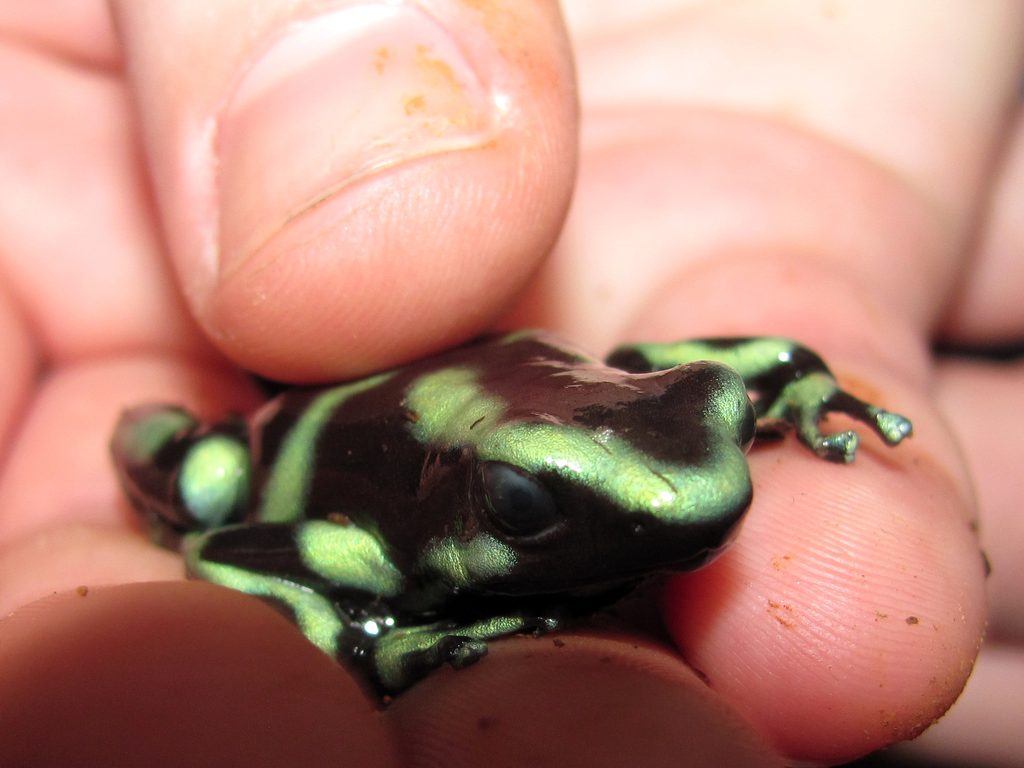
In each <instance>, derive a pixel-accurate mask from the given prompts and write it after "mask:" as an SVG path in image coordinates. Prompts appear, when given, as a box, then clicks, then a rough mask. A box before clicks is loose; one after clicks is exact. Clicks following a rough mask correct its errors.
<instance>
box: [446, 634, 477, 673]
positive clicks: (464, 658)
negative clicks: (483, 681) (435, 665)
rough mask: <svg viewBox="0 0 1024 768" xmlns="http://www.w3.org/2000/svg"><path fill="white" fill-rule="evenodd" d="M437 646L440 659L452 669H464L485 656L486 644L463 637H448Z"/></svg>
mask: <svg viewBox="0 0 1024 768" xmlns="http://www.w3.org/2000/svg"><path fill="white" fill-rule="evenodd" d="M437 645H438V650H439V651H440V652H441V656H442V658H444V660H445V661H447V662H448V663H449V664H450V665H451V666H452V668H453V669H464V668H466V667H468V666H469V665H470V664H475V663H476V662H478V661H480V659H482V658H483V657H484V656H486V655H487V643H485V642H484V641H483V640H477V639H475V638H472V637H466V636H465V635H450V636H448V637H446V638H444V639H443V640H442V641H440V642H439V643H438V644H437Z"/></svg>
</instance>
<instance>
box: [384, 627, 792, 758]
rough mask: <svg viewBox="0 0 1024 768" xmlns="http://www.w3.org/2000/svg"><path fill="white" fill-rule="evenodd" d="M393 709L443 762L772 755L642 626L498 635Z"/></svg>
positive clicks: (420, 749) (418, 748)
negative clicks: (634, 631) (632, 630)
mask: <svg viewBox="0 0 1024 768" xmlns="http://www.w3.org/2000/svg"><path fill="white" fill-rule="evenodd" d="M388 715H389V716H390V717H393V718H395V719H396V721H397V723H398V725H399V728H400V731H401V732H402V733H403V734H404V735H405V752H406V754H409V755H417V756H422V755H427V754H434V755H438V754H443V755H445V756H446V758H447V759H446V761H445V765H449V766H453V768H456V767H458V766H467V767H468V766H479V765H489V766H495V767H496V768H497V766H505V765H508V766H513V765H522V764H526V763H528V764H530V765H587V766H594V768H600V767H601V766H608V768H612V767H613V766H622V765H645V766H659V765H666V766H667V765H672V766H686V765H693V766H705V765H716V766H737V768H739V767H740V766H743V767H744V768H753V767H754V766H776V765H781V762H780V761H779V759H778V757H777V756H775V755H773V754H772V752H771V751H770V750H769V749H768V748H767V747H766V746H765V744H764V743H763V742H762V741H761V739H760V738H759V737H758V736H757V734H756V733H755V732H754V731H753V730H751V728H750V726H749V724H747V723H746V722H745V721H744V720H743V719H742V717H739V716H737V714H736V713H735V712H734V711H733V710H731V709H730V708H729V706H728V705H727V704H725V703H724V702H723V701H722V700H721V698H720V697H718V696H716V695H715V694H714V693H713V692H711V691H709V690H708V688H707V687H706V686H705V685H704V683H703V682H701V681H700V679H699V678H698V677H697V676H695V675H694V674H693V672H692V671H691V670H690V669H689V668H688V667H686V665H685V664H684V663H683V662H682V661H681V660H680V659H679V657H678V656H677V655H676V654H674V653H672V652H671V651H669V650H667V649H665V648H662V647H660V646H657V645H655V644H653V643H651V642H649V641H643V640H640V639H638V638H637V637H635V636H633V635H630V636H612V635H595V634H589V633H582V632H581V633H560V634H558V635H554V636H540V637H537V638H527V637H517V638H510V639H508V640H503V641H501V642H496V643H491V644H490V652H489V654H488V656H487V657H486V658H485V659H483V660H481V661H480V662H479V663H477V664H475V665H473V666H472V667H469V668H467V669H463V670H460V671H458V672H455V671H453V670H440V671H439V672H437V673H435V674H434V675H432V676H431V677H429V678H427V679H426V680H424V681H423V682H421V683H419V684H418V685H417V686H415V687H414V688H412V689H411V690H409V691H408V692H406V693H404V694H402V696H400V697H399V698H398V699H397V700H396V701H395V703H394V704H392V705H391V707H390V708H389V711H388Z"/></svg>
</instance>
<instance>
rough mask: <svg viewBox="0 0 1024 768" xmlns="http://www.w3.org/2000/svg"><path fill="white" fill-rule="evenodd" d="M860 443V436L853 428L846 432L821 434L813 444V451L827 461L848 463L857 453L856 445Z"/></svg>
mask: <svg viewBox="0 0 1024 768" xmlns="http://www.w3.org/2000/svg"><path fill="white" fill-rule="evenodd" d="M859 445H860V438H859V437H857V433H856V432H854V431H853V430H847V431H846V432H835V433H834V434H831V435H822V436H821V437H820V438H819V439H818V441H817V444H816V445H813V446H812V447H813V448H814V452H815V453H816V454H818V455H819V456H820V457H821V458H823V459H826V460H828V461H835V462H838V463H842V464H849V463H850V462H851V461H853V458H854V456H856V455H857V447H858V446H859Z"/></svg>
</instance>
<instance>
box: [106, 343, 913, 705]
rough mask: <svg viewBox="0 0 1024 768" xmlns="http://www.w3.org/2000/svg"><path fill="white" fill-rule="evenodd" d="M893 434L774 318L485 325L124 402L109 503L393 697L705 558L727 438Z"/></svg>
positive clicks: (196, 568)
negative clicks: (578, 338) (299, 382)
mask: <svg viewBox="0 0 1024 768" xmlns="http://www.w3.org/2000/svg"><path fill="white" fill-rule="evenodd" d="M832 412H842V413H844V414H847V415H848V416H851V417H853V418H854V419H857V420H859V421H861V422H863V423H865V424H867V425H868V426H869V427H870V428H871V429H872V430H874V431H875V432H876V433H877V434H878V435H879V436H880V437H881V438H882V440H884V441H885V442H886V443H888V444H889V445H896V444H897V443H899V442H900V441H901V440H903V439H904V438H906V437H908V436H909V435H910V434H911V424H910V422H909V421H908V420H907V419H905V418H904V417H902V416H900V415H898V414H895V413H892V412H889V411H885V410H882V409H881V408H878V407H875V406H873V405H871V404H869V403H866V402H863V401H862V400H859V399H857V398H856V397H854V396H853V395H851V394H849V393H848V392H846V391H844V390H842V389H841V388H840V387H839V385H838V384H837V382H836V380H835V379H834V378H833V376H832V374H831V372H830V371H829V369H828V368H827V367H826V365H825V364H824V362H822V360H821V358H820V357H819V356H818V355H817V354H815V353H814V352H812V351H810V350H809V349H807V348H806V347H804V346H802V345H800V344H798V343H796V342H793V341H790V340H788V339H782V338H769V337H752V338H730V339H707V340H700V341H685V342H678V343H669V344H638V345H631V346H624V347H620V348H619V349H617V350H615V351H613V352H612V354H611V355H610V356H609V357H608V358H607V360H606V361H605V362H604V363H601V362H598V361H596V360H594V359H592V358H590V357H588V356H587V355H585V354H584V353H582V352H580V351H578V350H577V349H575V348H574V347H572V346H571V345H569V344H567V343H565V342H563V341H561V340H560V339H557V338H556V337H554V336H551V335H548V334H544V333H539V332H529V331H521V332H516V333H511V334H508V335H504V336H496V337H490V338H485V339H482V340H479V341H477V342H474V343H471V344H468V345H466V346H463V347H459V348H456V349H453V350H450V351H447V352H444V353H442V354H439V355H437V356H435V357H431V358H428V359H425V360H421V361H419V362H415V363H412V364H409V365H406V366H404V367H399V368H396V369H395V370H391V371H387V372H384V373H380V374H377V375H373V376H370V377H368V378H364V379H360V380H357V381H350V382H346V383H342V384H336V385H332V386H326V387H297V388H294V389H290V390H286V391H285V392H283V393H282V394H280V395H278V396H277V397H275V398H274V399H272V400H270V401H268V402H267V403H266V404H264V405H263V406H262V407H261V408H259V409H258V410H256V412H255V413H254V414H252V416H251V417H250V418H248V419H244V420H243V419H241V418H237V417H229V418H226V419H225V420H222V421H219V422H216V423H204V422H201V421H199V420H198V419H197V418H196V417H194V416H193V415H192V414H190V413H189V412H187V411H185V410H184V409H182V408H179V407H176V406H173V405H145V406H141V407H137V408H134V409H131V410H128V411H126V412H125V413H124V414H123V415H122V417H121V419H120V421H119V423H118V424H117V426H116V428H115V431H114V435H113V439H112V452H113V458H114V463H115V466H116V471H117V473H118V475H119V478H120V481H121V483H122V485H123V487H124V490H125V492H126V494H127V496H128V498H129V499H130V501H131V503H132V505H133V506H134V507H135V508H136V510H137V511H138V512H139V513H140V514H141V516H142V517H143V518H144V520H145V521H146V522H147V523H148V525H149V527H150V530H151V531H152V532H153V534H154V537H155V538H156V539H157V541H158V542H159V543H162V544H164V545H166V546H172V547H175V548H179V549H180V551H181V552H182V554H183V556H184V559H185V563H186V568H187V571H188V573H189V575H190V576H192V577H194V578H199V579H205V580H207V581H210V582H213V583H216V584H221V585H223V586H226V587H230V588H232V589H236V590H240V591H242V592H246V593H248V594H251V595H258V596H260V597H262V598H265V599H267V600H268V601H270V602H272V603H274V604H276V605H277V606H278V607H280V608H282V609H283V610H284V611H285V612H286V613H287V614H288V615H289V616H290V617H291V618H292V619H293V620H294V622H295V623H296V624H297V625H298V627H299V629H300V630H301V631H302V632H303V633H304V634H305V635H306V637H307V638H308V639H309V640H310V641H311V642H312V643H314V644H315V645H316V646H318V647H319V648H321V649H322V650H324V651H326V652H327V653H329V654H332V655H334V656H335V657H337V658H339V659H341V660H347V661H348V663H350V664H352V665H354V666H356V667H359V668H361V669H362V670H363V671H364V672H365V673H366V675H367V676H368V679H369V680H370V681H371V683H372V684H373V685H374V686H375V688H376V690H377V691H378V692H379V693H380V694H381V695H385V696H390V695H394V694H396V693H398V692H400V691H402V690H403V689H405V688H407V687H408V686H410V685H411V684H412V683H414V682H415V681H417V680H418V679H420V678H422V677H423V676H425V675H427V674H428V673H430V672H431V671H432V670H434V669H436V668H437V667H439V666H441V665H442V664H444V663H448V664H450V665H452V666H453V667H455V668H462V667H465V666H467V665H469V664H472V663H474V662H476V661H477V660H479V659H480V658H481V657H482V656H484V655H485V654H486V652H487V642H488V641H489V640H491V639H494V638H498V637H501V636H504V635H508V634H512V633H524V632H544V631H550V630H553V629H557V628H559V627H561V626H562V625H563V624H564V622H566V621H568V620H570V619H572V618H574V617H579V616H581V615H586V614H588V613H592V612H594V611H595V610H598V609H600V608H602V607H604V606H605V605H607V604H608V603H609V602H611V601H612V600H614V599H617V598H618V597H620V596H621V595H623V594H624V593H625V592H627V591H628V590H629V589H631V588H632V587H633V586H635V585H636V584H637V583H639V582H640V581H641V580H642V579H644V578H645V577H648V576H650V575H652V574H658V573H665V572H678V571H687V570H692V569H694V568H699V567H701V566H702V565H705V564H706V563H708V562H709V561H711V560H712V559H713V558H714V557H715V556H716V555H717V554H718V553H720V552H721V551H722V550H723V548H724V547H726V546H727V545H728V544H729V542H730V541H731V540H732V538H733V537H734V535H735V533H736V530H737V527H738V525H739V523H740V521H741V520H742V519H743V516H744V514H745V513H746V511H747V509H748V507H749V506H750V502H751V481H750V473H749V470H748V466H747V461H746V455H745V454H746V451H747V449H748V448H749V446H750V445H751V443H752V441H753V440H754V438H755V435H758V436H762V435H769V434H774V433H778V432H779V430H780V428H782V427H788V428H792V429H793V430H794V431H795V433H796V435H797V437H798V438H799V440H800V441H801V442H802V443H803V444H804V445H806V446H807V447H808V448H810V449H811V450H812V451H813V452H814V453H816V454H817V455H818V456H820V457H821V458H823V459H826V460H829V461H837V462H849V461H851V460H852V459H853V458H854V454H855V452H856V450H857V443H858V438H857V435H856V433H854V432H851V431H846V432H839V433H832V434H825V433H823V432H822V431H821V429H820V427H819V423H820V422H821V421H822V420H823V419H824V418H825V416H826V415H827V414H828V413H832Z"/></svg>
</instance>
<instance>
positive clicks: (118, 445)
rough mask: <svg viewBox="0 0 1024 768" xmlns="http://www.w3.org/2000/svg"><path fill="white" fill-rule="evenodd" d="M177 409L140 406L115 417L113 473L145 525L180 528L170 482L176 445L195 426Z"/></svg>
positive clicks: (178, 447)
mask: <svg viewBox="0 0 1024 768" xmlns="http://www.w3.org/2000/svg"><path fill="white" fill-rule="evenodd" d="M196 424H197V422H196V420H195V419H194V418H193V417H192V415H191V414H189V413H188V412H187V411H185V410H184V409H182V408H178V407H176V406H169V405H144V406H139V407H136V408H130V409H128V410H126V411H124V413H122V414H121V418H120V419H118V422H117V425H116V426H115V427H114V434H113V436H112V437H111V440H110V453H111V456H112V457H113V460H114V469H115V471H116V472H117V475H118V480H120V482H121V486H122V487H123V488H124V491H125V494H126V495H127V496H128V499H129V501H130V502H131V504H132V506H133V507H134V508H135V509H136V510H137V511H138V512H139V513H140V514H141V515H143V516H144V517H146V518H148V519H149V520H150V521H151V522H158V521H159V522H163V523H165V524H168V525H170V526H171V527H173V528H177V529H179V530H181V529H182V528H184V527H186V526H185V525H184V521H183V520H181V518H180V516H179V515H178V514H177V513H176V512H175V497H176V493H175V481H176V478H177V474H178V468H179V466H180V464H181V455H182V452H183V451H182V447H181V446H182V444H183V443H184V442H187V440H188V437H189V436H190V435H191V434H192V432H193V431H194V430H195V428H196Z"/></svg>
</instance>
